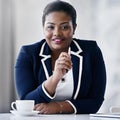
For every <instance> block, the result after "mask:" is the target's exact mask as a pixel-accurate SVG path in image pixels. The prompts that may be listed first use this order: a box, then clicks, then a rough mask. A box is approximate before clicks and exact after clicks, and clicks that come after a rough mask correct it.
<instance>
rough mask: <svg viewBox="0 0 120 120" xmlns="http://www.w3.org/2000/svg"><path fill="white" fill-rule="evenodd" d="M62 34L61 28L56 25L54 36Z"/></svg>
mask: <svg viewBox="0 0 120 120" xmlns="http://www.w3.org/2000/svg"><path fill="white" fill-rule="evenodd" d="M61 35H62V31H61V29H60V28H58V27H56V28H55V29H54V36H57V37H59V36H61Z"/></svg>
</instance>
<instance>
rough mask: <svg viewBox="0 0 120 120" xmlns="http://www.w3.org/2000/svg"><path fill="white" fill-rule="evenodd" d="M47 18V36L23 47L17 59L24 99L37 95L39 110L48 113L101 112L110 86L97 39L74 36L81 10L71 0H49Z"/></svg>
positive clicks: (20, 86)
mask: <svg viewBox="0 0 120 120" xmlns="http://www.w3.org/2000/svg"><path fill="white" fill-rule="evenodd" d="M42 22H43V32H44V39H42V40H41V41H39V42H37V43H35V44H32V45H26V46H22V48H21V50H20V53H19V55H18V58H17V60H16V65H15V81H16V88H17V92H18V95H19V97H20V99H32V100H35V104H36V105H35V110H38V111H40V113H42V114H57V113H77V114H88V113H95V112H97V111H98V110H99V108H100V106H101V105H102V102H103V100H104V92H105V87H106V70H105V64H104V60H103V56H102V53H101V50H100V48H99V47H98V45H97V43H96V42H95V41H88V40H81V39H76V38H73V35H74V33H75V30H76V26H77V24H76V10H75V9H74V7H73V6H72V5H71V4H69V3H67V2H63V1H54V2H51V3H49V4H48V5H47V6H46V7H45V9H44V11H43V17H42ZM62 79H64V82H63V81H62ZM68 86H69V87H68Z"/></svg>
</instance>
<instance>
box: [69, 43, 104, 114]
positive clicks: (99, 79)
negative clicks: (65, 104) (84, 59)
mask: <svg viewBox="0 0 120 120" xmlns="http://www.w3.org/2000/svg"><path fill="white" fill-rule="evenodd" d="M92 61H93V62H92V66H93V67H92V82H91V87H90V89H89V93H88V95H87V96H86V97H84V98H80V96H79V95H78V97H77V98H76V100H74V99H71V100H70V102H71V103H72V104H73V105H74V107H75V108H76V110H77V112H76V113H79V114H90V113H96V112H97V111H98V110H99V108H100V106H101V105H102V102H103V101H104V93H105V87H106V69H105V64H104V60H103V56H102V53H101V50H100V48H99V47H98V46H97V44H95V46H94V47H93V49H92Z"/></svg>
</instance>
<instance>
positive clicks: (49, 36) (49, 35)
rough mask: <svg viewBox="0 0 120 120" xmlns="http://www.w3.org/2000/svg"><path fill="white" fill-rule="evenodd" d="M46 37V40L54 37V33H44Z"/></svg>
mask: <svg viewBox="0 0 120 120" xmlns="http://www.w3.org/2000/svg"><path fill="white" fill-rule="evenodd" d="M44 36H45V38H51V37H52V33H51V32H48V31H44Z"/></svg>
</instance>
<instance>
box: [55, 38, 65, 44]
mask: <svg viewBox="0 0 120 120" xmlns="http://www.w3.org/2000/svg"><path fill="white" fill-rule="evenodd" d="M53 41H54V42H55V43H56V44H61V43H62V42H63V39H61V38H55V39H53Z"/></svg>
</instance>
